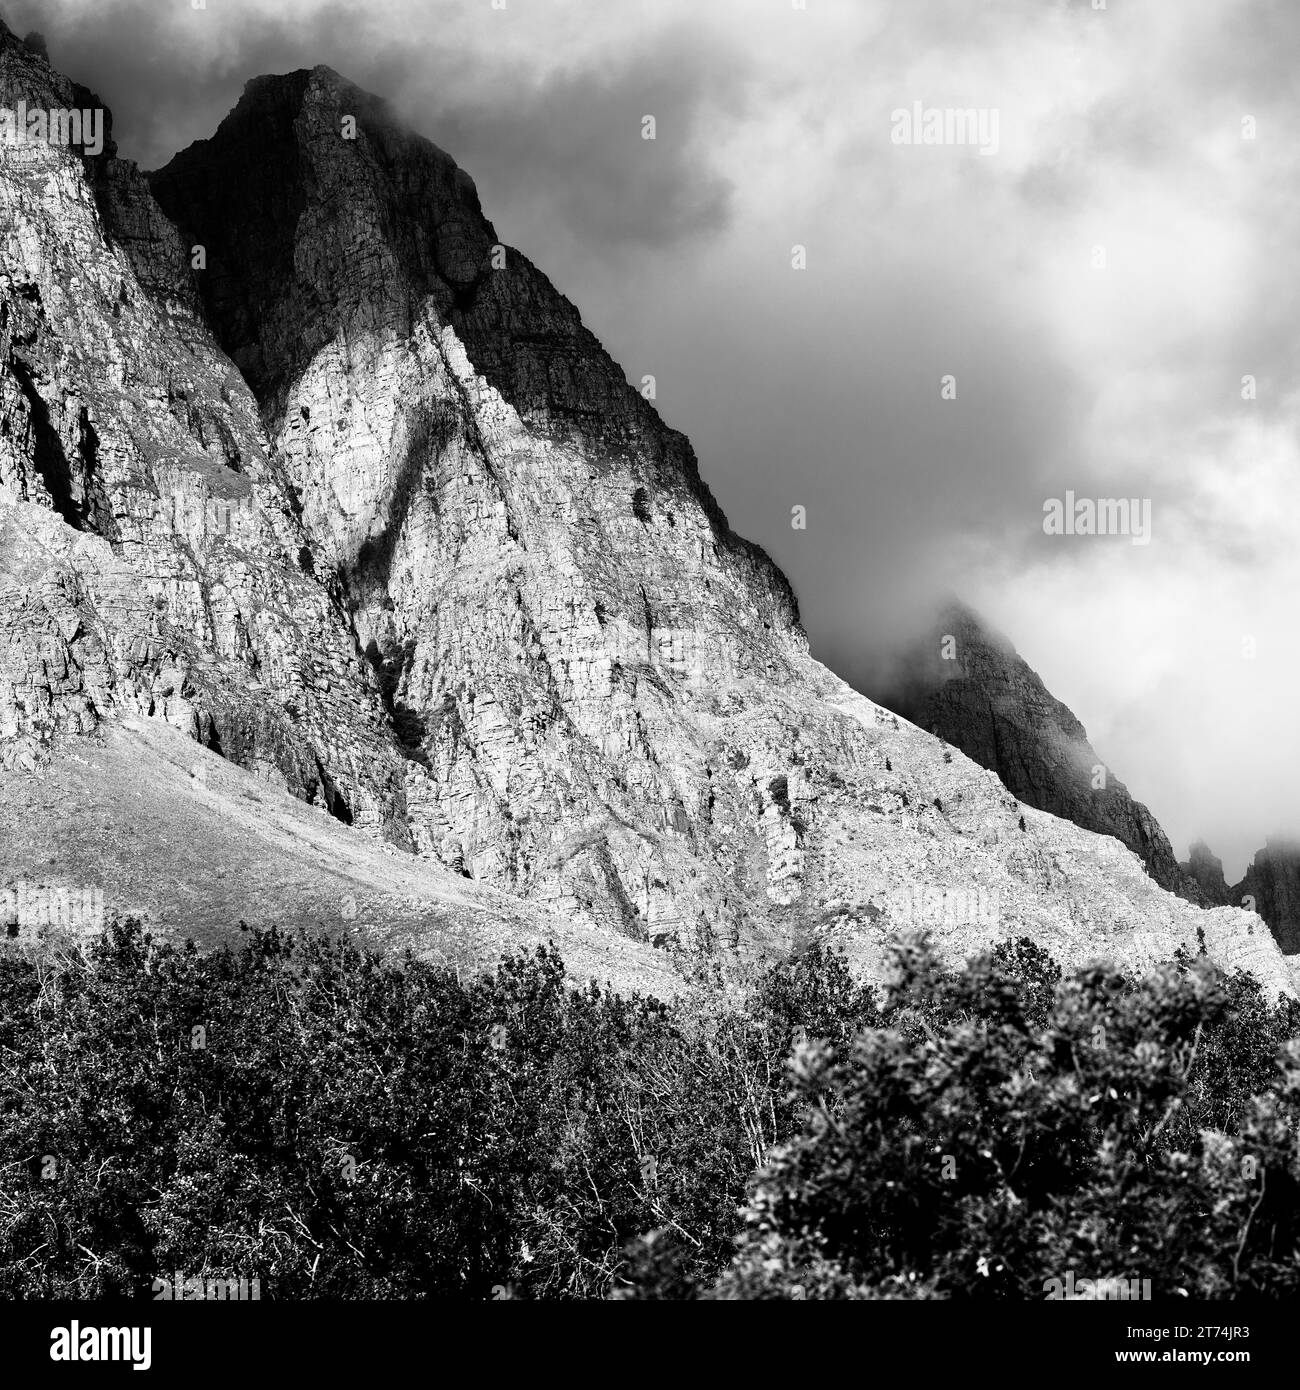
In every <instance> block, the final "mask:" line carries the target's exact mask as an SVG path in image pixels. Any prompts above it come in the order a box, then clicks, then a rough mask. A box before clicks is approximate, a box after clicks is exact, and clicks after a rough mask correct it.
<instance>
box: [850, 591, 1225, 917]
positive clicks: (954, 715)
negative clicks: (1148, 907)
mask: <svg viewBox="0 0 1300 1390" xmlns="http://www.w3.org/2000/svg"><path fill="white" fill-rule="evenodd" d="M903 669H904V670H905V671H906V676H905V677H904V678H903V679H902V680H900V681H899V682H898V683H897V684H896V686H895V687H894V688H893V689H892V690H889V691H884V692H877V694H879V696H880V698H881V699H882V700H884V701H885V703H887V704H890V705H891V706H892V707H893V708H896V709H898V711H899V712H900V713H901V714H904V715H906V716H907V718H908V719H911V720H912V721H913V722H914V723H916V724H919V725H920V726H921V727H922V728H923V729H928V730H929V731H930V732H931V733H934V734H937V735H938V736H939V737H940V738H943V739H946V740H947V741H948V742H949V743H952V744H954V745H955V746H956V747H958V748H960V749H961V750H962V752H963V753H965V754H966V755H967V756H968V757H971V758H974V759H975V761H976V762H977V763H979V764H980V765H981V766H983V767H987V768H988V769H989V770H990V771H992V772H996V773H997V775H998V776H999V777H1000V778H1001V779H1002V782H1003V784H1004V785H1005V786H1006V787H1007V789H1008V790H1009V791H1011V792H1013V793H1014V794H1015V795H1016V796H1017V797H1019V798H1020V799H1021V800H1022V801H1025V802H1028V804H1029V805H1030V806H1036V807H1038V808H1039V809H1040V810H1043V811H1050V812H1051V813H1052V814H1053V815H1055V816H1064V817H1065V818H1066V819H1067V820H1072V821H1073V822H1074V823H1075V824H1076V825H1080V826H1083V827H1084V829H1086V830H1095V831H1096V832H1097V833H1098V834H1101V835H1114V836H1115V838H1116V839H1117V840H1119V841H1120V842H1121V843H1122V844H1125V845H1127V846H1128V847H1129V849H1131V850H1132V851H1133V852H1134V854H1136V855H1137V856H1138V857H1139V858H1140V859H1141V860H1142V862H1143V863H1144V864H1145V865H1146V866H1147V871H1148V872H1149V873H1150V875H1151V877H1152V878H1154V879H1155V881H1156V882H1157V883H1159V884H1160V885H1161V886H1162V887H1164V888H1168V889H1170V890H1171V891H1173V892H1176V893H1179V894H1181V895H1183V896H1185V897H1188V898H1190V899H1191V900H1193V901H1198V890H1197V889H1196V887H1195V885H1194V883H1193V882H1192V881H1191V880H1190V879H1189V878H1188V877H1187V875H1186V874H1185V873H1184V872H1183V870H1182V868H1181V867H1180V866H1179V864H1178V862H1177V860H1176V858H1175V856H1174V852H1173V849H1172V847H1171V846H1170V844H1169V841H1168V839H1167V838H1166V836H1165V833H1164V831H1163V830H1162V829H1161V828H1160V826H1159V824H1158V823H1157V821H1156V819H1155V817H1154V816H1153V815H1152V814H1151V812H1150V811H1148V810H1147V808H1146V807H1145V806H1143V805H1142V803H1141V802H1139V801H1134V800H1133V798H1132V797H1131V796H1130V795H1129V792H1128V788H1127V787H1125V785H1124V784H1123V782H1121V781H1120V780H1119V779H1118V778H1117V777H1116V776H1115V775H1114V774H1113V773H1112V772H1111V770H1110V769H1109V768H1107V767H1106V766H1105V765H1104V763H1103V762H1102V759H1101V758H1100V757H1099V756H1098V755H1097V753H1096V751H1095V749H1094V748H1093V746H1092V744H1091V743H1089V742H1088V735H1087V731H1086V730H1085V729H1084V727H1083V725H1082V724H1081V723H1080V722H1079V721H1078V719H1077V718H1075V716H1074V714H1073V713H1072V712H1071V711H1070V710H1069V709H1068V708H1067V707H1066V706H1065V705H1063V704H1062V703H1061V702H1060V701H1059V700H1057V699H1056V698H1055V697H1054V696H1053V695H1052V694H1051V692H1050V691H1049V690H1048V689H1047V687H1046V686H1044V684H1043V682H1042V681H1041V680H1040V679H1039V677H1038V675H1037V674H1036V673H1035V672H1034V670H1033V669H1032V668H1031V667H1030V666H1029V665H1028V664H1027V663H1026V662H1025V661H1024V660H1023V659H1022V658H1021V657H1020V656H1019V655H1018V654H1017V652H1016V649H1015V648H1014V647H1013V646H1012V645H1011V643H1010V642H1009V641H1008V640H1007V639H1006V638H1005V637H1003V636H1001V635H1000V634H998V633H994V632H992V631H990V630H989V629H988V628H987V627H985V626H984V624H983V623H981V622H980V620H979V619H978V618H977V617H976V616H975V614H974V613H972V612H971V611H970V610H969V609H967V608H965V607H963V606H962V605H961V604H952V605H950V606H948V607H947V608H946V609H945V611H944V612H942V613H941V614H940V615H939V618H938V620H937V621H936V623H935V625H934V627H933V629H932V630H931V631H930V632H929V633H928V634H927V635H926V636H925V637H924V638H923V639H922V640H921V641H920V642H918V643H917V644H916V646H915V648H914V649H913V650H912V651H911V652H910V653H908V655H907V657H906V660H905V662H904V667H903Z"/></svg>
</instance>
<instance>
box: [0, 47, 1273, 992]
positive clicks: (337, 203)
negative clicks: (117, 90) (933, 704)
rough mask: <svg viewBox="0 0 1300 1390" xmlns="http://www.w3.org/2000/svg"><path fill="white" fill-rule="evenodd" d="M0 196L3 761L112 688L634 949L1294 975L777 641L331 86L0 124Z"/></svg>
mask: <svg viewBox="0 0 1300 1390" xmlns="http://www.w3.org/2000/svg"><path fill="white" fill-rule="evenodd" d="M33 92H36V93H38V95H39V94H43V95H44V97H45V99H47V100H50V101H56V100H57V101H59V102H62V103H65V104H66V103H67V102H68V101H70V100H71V96H72V93H71V88H70V86H69V85H68V84H67V83H65V82H64V81H63V79H62V78H59V77H58V76H57V75H56V74H54V73H52V72H51V71H50V69H49V68H48V66H47V65H46V64H45V62H44V60H43V59H42V58H41V57H40V55H39V54H36V53H34V52H32V51H30V50H27V49H25V48H23V47H22V45H20V44H18V43H17V41H16V40H14V39H13V37H12V36H11V35H9V34H8V33H7V31H4V32H0V102H8V101H10V100H11V99H12V98H13V97H14V96H17V95H26V96H27V98H28V100H29V101H30V100H32V93H33ZM0 213H2V214H3V220H2V221H0V484H3V489H2V490H0V542H2V545H3V548H2V549H0V758H3V759H4V760H6V761H7V763H8V764H9V765H10V772H9V775H11V776H16V777H20V778H21V777H31V776H37V775H38V774H39V773H40V768H41V767H42V766H43V765H45V766H48V765H51V760H55V761H57V760H58V759H61V758H62V759H65V760H66V759H67V758H68V757H74V756H76V755H75V753H72V752H70V751H69V749H70V748H72V747H75V744H69V743H68V741H67V740H68V738H69V736H82V737H84V736H86V735H91V736H95V737H98V736H99V733H100V732H102V731H103V729H104V728H105V725H106V723H112V724H114V726H116V723H117V721H119V720H120V719H121V717H122V716H123V715H124V714H126V715H129V716H130V717H131V718H137V719H138V717H139V716H141V715H144V716H149V717H152V718H154V719H162V720H164V721H166V722H168V723H170V724H174V725H176V726H177V727H178V728H179V729H180V730H182V731H183V732H185V733H187V734H189V735H190V736H191V737H192V738H195V739H198V740H199V741H200V742H203V743H205V744H206V745H207V746H208V747H209V748H210V749H212V750H213V751H215V752H219V753H221V754H222V755H223V756H224V757H225V758H226V759H228V760H229V761H230V762H232V763H237V764H238V765H239V766H240V767H241V768H244V769H247V770H249V771H252V772H254V773H256V774H257V775H259V776H260V777H262V778H263V779H264V780H267V781H270V782H274V783H275V784H276V785H278V786H279V787H281V788H282V789H284V790H287V791H289V792H291V793H293V794H294V795H295V796H297V797H298V798H299V799H301V800H303V801H307V802H312V803H314V804H316V805H318V806H321V807H325V808H328V809H329V810H331V811H332V812H333V813H334V815H335V817H336V818H337V819H338V820H342V821H345V822H350V823H351V825H352V832H351V833H352V834H354V835H365V836H368V837H370V838H371V839H373V838H376V837H384V838H386V839H387V840H388V841H389V842H390V845H391V846H392V848H393V849H394V851H395V853H397V854H399V855H402V856H406V857H410V858H412V860H417V859H418V860H419V861H422V863H423V865H424V866H427V869H428V871H429V872H434V871H437V872H438V873H443V874H445V873H446V872H447V871H450V872H451V873H452V874H456V875H463V876H464V877H467V878H472V879H476V880H483V881H485V883H486V884H487V885H493V886H495V887H496V888H497V889H501V890H505V891H506V892H507V893H509V894H510V895H513V897H514V899H515V900H524V899H527V900H529V903H528V906H529V910H530V912H534V911H537V910H545V909H546V908H547V907H548V906H549V908H551V909H553V910H555V911H558V912H559V913H560V914H561V915H562V916H563V918H564V919H565V920H566V921H567V922H569V923H572V924H575V926H576V928H577V929H580V930H581V931H588V932H590V931H594V932H597V933H600V934H601V937H602V939H605V940H618V941H621V942H622V943H624V946H625V947H626V949H628V950H631V951H643V952H652V951H653V949H654V947H656V946H659V947H666V948H672V949H674V950H678V951H682V952H688V953H698V952H714V953H721V954H723V955H727V954H730V953H733V952H737V951H739V952H740V953H741V954H746V953H752V952H758V951H767V950H770V949H779V948H782V947H786V946H789V945H790V944H791V943H792V942H793V941H795V940H797V939H800V938H801V937H806V936H807V935H809V934H821V935H827V936H830V937H832V938H834V939H836V940H837V941H840V942H841V943H842V944H843V945H844V947H845V948H846V949H847V950H848V951H849V953H850V955H851V957H852V958H854V959H855V960H857V961H858V962H859V963H860V964H861V965H862V966H863V967H864V968H867V969H875V968H877V967H878V966H879V963H880V960H881V958H882V953H883V951H884V949H885V945H886V943H887V941H888V940H889V938H890V937H891V935H892V934H893V933H895V932H897V931H898V930H900V929H902V928H905V927H910V926H920V925H924V926H928V927H929V928H930V929H931V930H932V931H933V932H934V933H935V934H936V936H937V937H938V939H939V942H940V945H941V946H942V947H943V948H945V949H947V950H948V951H950V952H951V953H953V954H961V953H963V952H965V951H968V950H970V949H973V948H974V947H976V946H978V945H980V944H982V943H985V942H987V941H989V940H991V939H996V938H1000V937H1004V936H1007V935H1020V934H1028V935H1031V936H1033V937H1035V938H1036V939H1037V940H1040V941H1041V942H1043V944H1044V945H1045V946H1047V947H1048V948H1049V949H1051V950H1053V951H1054V952H1055V954H1056V955H1057V956H1058V957H1059V958H1060V959H1061V960H1062V961H1063V962H1065V963H1071V962H1074V961H1079V960H1083V959H1087V958H1089V957H1092V956H1096V955H1105V956H1110V957H1112V958H1116V959H1119V960H1121V961H1125V962H1128V963H1130V964H1134V965H1140V964H1146V963H1149V962H1150V961H1151V960H1153V959H1156V958H1158V957H1161V956H1165V955H1168V954H1169V952H1171V951H1172V950H1173V949H1174V948H1175V947H1176V946H1178V945H1186V946H1188V947H1189V948H1190V949H1192V950H1195V949H1197V941H1198V930H1199V932H1200V934H1201V935H1203V938H1204V941H1205V944H1206V948H1207V949H1208V950H1209V951H1210V952H1211V953H1212V954H1214V955H1215V956H1216V957H1217V958H1219V959H1221V960H1222V961H1224V962H1225V963H1226V964H1229V965H1235V964H1241V965H1245V966H1248V967H1249V968H1251V969H1253V970H1255V971H1257V972H1258V973H1259V974H1260V976H1261V978H1263V979H1265V980H1266V981H1268V982H1269V983H1270V984H1271V985H1272V986H1274V987H1276V988H1278V989H1289V988H1290V983H1289V979H1288V976H1287V972H1286V968H1285V965H1284V963H1283V961H1282V959H1281V957H1280V955H1279V954H1278V952H1277V950H1276V947H1275V945H1274V943H1273V942H1272V941H1271V939H1269V938H1268V935H1267V933H1266V932H1264V931H1262V929H1260V926H1259V923H1258V919H1257V918H1255V917H1254V916H1252V915H1250V914H1247V913H1245V912H1241V911H1237V910H1235V909H1232V908H1222V909H1219V910H1218V911H1216V912H1210V913H1204V914H1202V913H1198V912H1196V911H1194V910H1193V909H1191V908H1190V907H1188V906H1187V905H1186V904H1185V903H1182V902H1180V901H1179V900H1178V899H1176V898H1174V897H1172V896H1171V895H1169V894H1168V893H1166V892H1164V891H1162V889H1161V888H1160V887H1158V886H1157V884H1156V883H1155V882H1153V881H1152V879H1151V878H1149V877H1148V876H1147V875H1146V874H1145V873H1144V872H1143V869H1142V866H1141V864H1140V863H1139V861H1138V860H1137V859H1136V858H1135V857H1134V856H1133V855H1132V854H1131V853H1129V851H1128V850H1126V849H1125V848H1123V847H1122V846H1121V845H1120V844H1118V843H1116V842H1115V841H1113V840H1110V839H1104V838H1100V837H1098V836H1095V835H1092V834H1089V833H1087V832H1086V831H1084V830H1081V829H1079V828H1078V827H1077V826H1075V825H1073V824H1070V823H1069V822H1067V821H1064V820H1060V819H1057V818H1056V817H1054V816H1052V815H1047V814H1043V813H1041V812H1039V811H1036V810H1034V809H1032V808H1026V807H1024V806H1022V805H1020V804H1019V803H1018V802H1017V801H1016V800H1015V798H1014V797H1013V796H1011V795H1009V794H1008V792H1007V790H1006V788H1005V787H1004V786H1003V785H1002V784H1001V783H1000V782H999V781H998V780H997V778H996V777H994V776H992V775H991V774H990V773H988V772H986V771H985V770H984V769H982V768H980V767H978V766H977V765H976V764H975V763H974V762H972V761H970V760H969V759H968V758H966V757H965V756H963V755H962V754H961V753H959V752H958V753H955V754H954V753H953V752H952V751H951V750H946V749H945V748H944V747H942V746H941V744H940V743H939V742H938V741H937V740H936V739H934V738H932V737H930V736H929V735H928V734H926V733H924V732H922V731H921V730H919V729H917V728H915V727H913V726H912V725H911V724H909V723H907V722H905V721H900V720H899V719H898V718H896V717H895V716H894V715H892V714H890V713H889V711H887V710H885V709H883V708H881V707H880V706H878V705H876V704H873V703H872V702H871V701H869V700H867V699H865V698H863V697H862V696H860V695H857V694H856V693H855V692H853V691H852V690H850V689H849V688H848V687H847V686H845V685H844V683H843V682H841V681H839V680H838V679H837V678H836V677H834V676H833V675H832V674H831V673H830V672H829V671H827V670H825V668H823V667H821V666H820V665H818V663H816V662H814V661H812V660H811V659H810V658H809V655H808V651H807V643H806V641H805V638H804V635H803V633H802V631H801V629H800V627H799V622H798V613H797V609H796V606H795V602H794V599H793V596H792V594H791V592H790V589H789V586H788V585H787V583H786V581H785V580H784V578H783V577H782V576H781V574H780V573H779V571H777V570H776V569H775V567H774V566H773V565H772V564H771V563H770V562H769V561H768V560H767V558H766V556H764V555H763V554H762V552H761V551H759V550H758V549H757V548H755V547H753V546H751V545H749V544H747V543H746V542H744V541H742V540H740V539H739V538H738V537H736V536H735V535H734V534H732V532H731V531H730V530H729V528H728V527H727V524H726V521H725V518H724V517H723V515H722V513H721V511H720V510H719V508H718V506H717V504H716V502H715V501H714V499H713V498H712V496H711V495H710V493H709V491H708V489H707V487H706V486H705V485H704V484H703V482H702V481H701V479H700V475H699V471H698V468H697V466H696V462H695V459H694V456H693V454H692V453H691V450H690V447H689V445H688V444H687V443H686V441H685V440H684V439H683V438H682V436H681V435H679V434H677V433H676V432H674V431H673V430H671V429H669V428H667V427H666V426H665V425H664V424H663V423H662V422H661V421H660V420H659V418H658V416H657V414H656V413H655V411H654V409H653V407H652V406H651V405H650V404H649V403H648V402H647V401H645V400H643V399H642V398H641V396H640V395H639V394H638V393H637V392H636V391H635V390H634V389H632V388H631V387H630V386H629V385H628V384H627V383H626V381H625V380H624V377H623V374H622V372H621V371H620V370H619V368H618V367H617V366H616V365H615V364H614V363H613V362H612V361H611V360H610V359H609V357H608V356H607V354H605V353H604V352H603V350H602V349H601V348H600V346H599V344H598V343H596V342H595V340H594V339H593V338H592V337H591V335H590V333H588V332H587V330H586V329H585V328H584V327H583V326H582V323H581V319H580V317H579V315H578V313H577V311H576V310H575V309H574V308H573V306H572V305H570V304H569V303H568V302H567V301H566V300H565V299H564V298H563V297H562V296H561V295H560V294H558V293H557V292H556V290H555V289H554V288H553V287H552V286H551V285H550V283H549V281H547V280H546V278H545V276H543V275H542V274H541V273H540V272H539V271H537V270H536V269H535V268H534V267H533V266H532V265H531V264H530V263H529V262H528V261H527V260H526V258H524V257H523V256H522V255H521V254H520V253H518V252H517V251H515V250H513V249H511V248H509V247H506V246H504V245H503V244H501V243H500V242H499V240H498V237H497V234H496V232H495V229H494V228H492V226H491V224H490V223H488V222H487V220H486V219H485V218H484V216H483V214H482V211H481V209H480V208H479V203H478V198H477V195H476V193H475V191H474V186H473V183H472V181H471V180H470V179H469V177H468V176H467V175H466V174H465V173H464V172H463V171H461V170H459V169H458V168H457V167H456V165H455V164H454V162H453V161H452V160H451V159H450V157H449V156H447V155H446V154H444V153H442V152H441V151H439V150H438V149H436V148H435V147H434V146H432V145H431V144H429V143H428V142H427V141H425V140H422V139H420V138H418V137H416V136H414V135H412V134H411V133H410V132H408V131H405V130H403V129H401V128H400V126H398V125H397V124H396V123H395V122H394V121H393V120H392V119H391V118H390V116H389V115H388V113H387V112H386V110H385V108H384V107H383V104H382V103H380V102H378V101H377V100H375V99H374V98H372V97H370V96H368V95H366V94H365V93H363V92H360V91H359V90H358V89H356V88H355V87H353V86H351V85H350V84H348V83H346V82H345V81H343V80H342V79H341V78H339V77H338V76H337V75H336V74H335V73H333V72H330V71H329V70H327V69H323V68H318V69H314V70H313V71H311V72H300V73H295V74H291V75H289V76H285V77H274V78H263V79H259V80H257V81H255V82H253V83H250V84H249V87H248V89H247V90H246V92H245V95H244V98H243V100H242V101H241V102H240V104H239V106H238V107H237V108H236V110H235V111H234V112H233V113H232V114H231V116H230V117H228V118H227V120H226V121H225V122H223V124H222V126H221V127H220V129H219V130H218V132H217V133H216V135H215V136H214V137H213V138H212V139H211V140H209V141H205V142H201V143H200V144H198V145H196V146H193V147H191V148H190V149H189V150H186V151H185V152H184V153H182V154H181V155H179V156H177V158H176V159H175V160H174V161H173V162H172V163H171V164H170V165H169V166H168V167H167V168H166V169H164V170H162V171H160V172H159V173H157V174H155V175H153V176H152V177H151V178H150V180H149V181H148V183H147V184H146V183H145V182H144V181H143V180H142V179H141V177H140V176H139V174H138V173H137V172H136V171H135V170H134V169H133V168H132V167H131V166H130V165H128V164H125V163H123V162H121V161H118V160H117V159H115V158H114V157H113V155H112V154H111V152H110V151H108V150H106V151H105V153H104V155H103V156H101V157H100V158H98V159H89V160H88V159H82V158H79V157H77V156H76V155H75V154H73V153H69V152H67V151H65V150H60V149H51V148H48V147H45V146H39V147H29V148H24V149H22V150H20V151H19V152H18V153H17V154H15V153H14V152H13V151H11V150H10V149H7V148H4V147H0ZM23 768H29V769H30V768H35V769H36V772H31V771H27V772H24V771H22V769H23ZM31 804H37V801H36V799H32V802H31ZM277 833H279V832H277ZM336 843H342V842H341V841H338V840H337V838H335V839H334V840H332V841H331V844H336ZM24 846H26V848H24ZM31 846H32V841H31V840H30V837H29V838H28V839H27V840H25V841H24V842H23V844H22V845H15V842H14V841H13V840H10V841H7V842H3V856H2V857H0V880H2V879H3V878H4V877H5V876H10V877H12V876H14V875H16V874H21V873H28V874H29V873H30V872H31V871H32V858H33V855H34V854H35V850H34V849H33V848H32V847H31ZM438 881H439V882H442V881H443V880H442V879H439V880H438ZM110 886H111V885H110ZM439 891H441V890H439ZM485 891H486V889H485ZM178 925H183V923H178Z"/></svg>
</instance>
